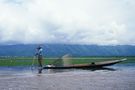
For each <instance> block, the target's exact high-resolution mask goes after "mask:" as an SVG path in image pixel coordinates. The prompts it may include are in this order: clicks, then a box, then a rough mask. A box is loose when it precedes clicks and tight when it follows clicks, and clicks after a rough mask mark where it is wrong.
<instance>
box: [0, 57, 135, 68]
mask: <svg viewBox="0 0 135 90" xmlns="http://www.w3.org/2000/svg"><path fill="white" fill-rule="evenodd" d="M123 58H127V61H124V62H122V63H121V64H125V63H135V57H117V56H115V57H72V58H71V57H68V58H44V59H43V60H44V65H47V64H55V65H59V64H63V63H65V62H66V63H70V64H84V63H91V62H100V61H107V60H116V59H123ZM32 61H33V57H0V66H25V65H26V66H30V65H32ZM34 61H35V64H37V58H35V59H34Z"/></svg>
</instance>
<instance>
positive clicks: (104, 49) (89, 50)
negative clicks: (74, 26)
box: [0, 44, 135, 57]
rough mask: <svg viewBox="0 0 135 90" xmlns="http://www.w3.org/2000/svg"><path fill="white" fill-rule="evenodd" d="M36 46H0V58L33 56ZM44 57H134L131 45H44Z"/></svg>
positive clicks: (133, 47)
mask: <svg viewBox="0 0 135 90" xmlns="http://www.w3.org/2000/svg"><path fill="white" fill-rule="evenodd" d="M37 46H38V45H36V44H27V45H25V44H17V45H0V56H34V54H35V50H36V48H37ZM42 47H43V54H44V56H45V57H61V56H63V55H65V54H69V55H71V56H75V57H80V56H135V46H133V45H116V46H103V45H68V44H44V45H42Z"/></svg>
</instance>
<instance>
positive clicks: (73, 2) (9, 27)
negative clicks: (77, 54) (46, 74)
mask: <svg viewBox="0 0 135 90" xmlns="http://www.w3.org/2000/svg"><path fill="white" fill-rule="evenodd" d="M134 37H135V0H0V44H3V43H6V44H16V43H23V44H31V43H40V44H41V43H65V44H97V45H127V44H128V45H135V38H134Z"/></svg>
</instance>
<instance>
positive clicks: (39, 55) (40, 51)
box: [35, 46, 43, 73]
mask: <svg viewBox="0 0 135 90" xmlns="http://www.w3.org/2000/svg"><path fill="white" fill-rule="evenodd" d="M42 54H43V49H42V47H41V46H38V47H37V48H36V54H35V56H37V58H38V67H39V73H42V67H43V55H42Z"/></svg>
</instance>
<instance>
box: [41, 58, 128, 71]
mask: <svg viewBox="0 0 135 90" xmlns="http://www.w3.org/2000/svg"><path fill="white" fill-rule="evenodd" d="M125 60H126V59H121V60H111V61H103V62H92V63H90V64H75V65H68V66H53V65H47V66H45V67H43V68H42V69H73V68H78V69H79V68H102V67H104V66H110V65H114V64H116V63H120V62H123V61H125Z"/></svg>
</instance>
